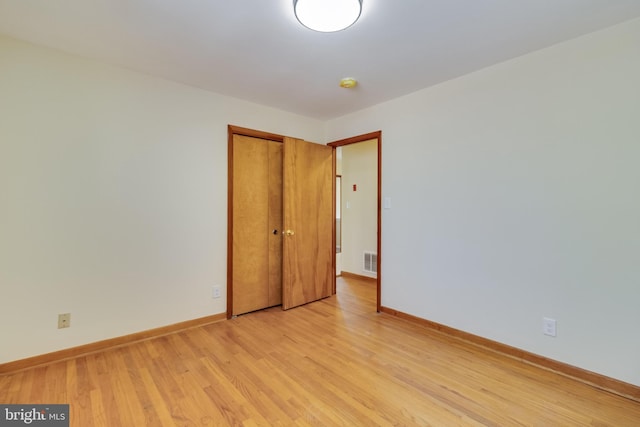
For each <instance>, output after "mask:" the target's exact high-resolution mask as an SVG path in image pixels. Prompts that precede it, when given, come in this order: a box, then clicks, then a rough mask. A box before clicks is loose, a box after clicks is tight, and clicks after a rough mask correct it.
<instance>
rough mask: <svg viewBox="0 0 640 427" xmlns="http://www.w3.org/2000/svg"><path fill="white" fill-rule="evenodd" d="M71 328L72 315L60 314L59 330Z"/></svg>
mask: <svg viewBox="0 0 640 427" xmlns="http://www.w3.org/2000/svg"><path fill="white" fill-rule="evenodd" d="M70 326H71V313H63V314H58V329H63V328H68V327H70Z"/></svg>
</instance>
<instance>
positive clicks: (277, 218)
mask: <svg viewBox="0 0 640 427" xmlns="http://www.w3.org/2000/svg"><path fill="white" fill-rule="evenodd" d="M231 149H232V150H233V153H232V158H233V165H232V167H233V179H232V181H233V182H232V188H233V199H232V204H233V230H232V236H231V238H232V245H231V246H232V248H231V249H232V251H233V253H232V259H233V264H232V273H231V276H232V278H233V308H232V315H238V314H243V313H248V312H250V311H255V310H259V309H262V308H266V307H271V306H274V305H279V304H281V302H282V234H281V230H282V144H281V143H279V142H274V141H269V140H264V139H260V138H253V137H249V136H244V135H233V144H232V147H231Z"/></svg>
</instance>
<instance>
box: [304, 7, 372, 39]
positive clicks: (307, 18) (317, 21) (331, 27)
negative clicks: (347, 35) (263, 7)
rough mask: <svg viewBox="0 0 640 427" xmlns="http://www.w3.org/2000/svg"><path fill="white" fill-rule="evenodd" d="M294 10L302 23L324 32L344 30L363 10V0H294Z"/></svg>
mask: <svg viewBox="0 0 640 427" xmlns="http://www.w3.org/2000/svg"><path fill="white" fill-rule="evenodd" d="M293 11H294V12H295V14H296V18H297V19H298V21H300V23H301V24H302V25H304V26H305V27H307V28H310V29H312V30H315V31H320V32H322V33H332V32H334V31H340V30H344V29H345V28H348V27H350V26H351V25H353V24H354V23H355V22H356V21H357V20H358V18H359V17H360V12H362V0H293Z"/></svg>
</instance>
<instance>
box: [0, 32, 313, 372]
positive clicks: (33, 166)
mask: <svg viewBox="0 0 640 427" xmlns="http://www.w3.org/2000/svg"><path fill="white" fill-rule="evenodd" d="M227 124H235V125H239V126H243V127H249V128H254V129H259V130H264V131H268V132H274V133H279V134H284V135H290V136H294V137H299V138H304V139H307V140H311V141H318V142H322V141H321V140H322V139H323V124H322V123H321V122H319V121H316V120H312V119H308V118H304V117H300V116H296V115H293V114H289V113H285V112H282V111H278V110H274V109H271V108H266V107H262V106H258V105H255V104H251V103H247V102H243V101H240V100H236V99H232V98H227V97H223V96H218V95H216V94H212V93H209V92H206V91H203V90H199V89H195V88H191V87H187V86H183V85H180V84H176V83H171V82H167V81H164V80H161V79H157V78H153V77H150V76H147V75H143V74H138V73H134V72H130V71H127V70H123V69H119V68H114V67H109V66H105V65H102V64H99V63H96V62H92V61H88V60H84V59H79V58H77V57H74V56H69V55H66V54H63V53H60V52H57V51H54V50H49V49H45V48H41V47H36V46H34V45H30V44H27V43H22V42H18V41H15V40H12V39H7V38H0V292H1V297H0V324H1V325H2V327H0V342H1V343H2V344H1V345H0V363H4V362H8V361H12V360H17V359H21V358H24V357H29V356H34V355H39V354H43V353H47V352H51V351H55V350H59V349H63V348H68V347H72V346H76V345H81V344H86V343H89V342H93V341H98V340H102V339H106V338H112V337H116V336H121V335H125V334H129V333H134V332H137V331H141V330H146V329H150V328H155V327H160V326H165V325H169V324H173V323H176V322H181V321H185V320H189V319H194V318H199V317H203V316H208V315H212V314H217V313H222V312H224V311H225V309H226V301H225V295H224V291H225V290H226V289H225V286H226V258H227V257H226V239H227V231H226V229H227V218H226V212H227V201H226V198H227ZM213 285H220V286H222V288H223V298H221V299H216V300H213V299H211V287H212V286H213ZM65 312H70V313H71V325H72V326H71V328H69V329H61V330H58V329H57V315H58V313H65Z"/></svg>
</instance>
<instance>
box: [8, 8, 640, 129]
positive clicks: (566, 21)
mask: <svg viewBox="0 0 640 427" xmlns="http://www.w3.org/2000/svg"><path fill="white" fill-rule="evenodd" d="M363 7H364V8H363V13H362V16H361V17H360V20H359V21H358V22H357V23H356V24H355V25H354V26H352V27H351V28H349V29H347V30H345V31H341V32H338V33H331V34H325V33H317V32H313V31H311V30H308V29H306V28H304V27H303V26H301V25H300V24H299V23H298V22H297V21H296V20H295V17H294V15H293V1H292V0H0V33H4V34H7V35H9V36H12V37H15V38H18V39H23V40H27V41H31V42H34V43H37V44H41V45H46V46H50V47H54V48H58V49H61V50H64V51H67V52H70V53H74V54H78V55H81V56H85V57H89V58H95V59H98V60H100V61H104V62H108V63H111V64H116V65H120V66H124V67H127V68H130V69H134V70H138V71H142V72H146V73H149V74H152V75H156V76H161V77H164V78H167V79H170V80H174V81H178V82H182V83H186V84H188V85H192V86H196V87H200V88H203V89H207V90H210V91H213V92H217V93H221V94H225V95H230V96H233V97H236V98H241V99H246V100H249V101H253V102H256V103H259V104H264V105H270V106H273V107H276V108H279V109H282V110H287V111H292V112H295V113H299V114H302V115H305V116H310V117H315V118H318V119H323V120H324V119H330V118H333V117H338V116H342V115H344V114H347V113H349V112H353V111H356V110H359V109H362V108H366V107H368V106H371V105H374V104H377V103H380V102H383V101H386V100H389V99H392V98H395V97H398V96H401V95H404V94H407V93H410V92H414V91H416V90H419V89H422V88H425V87H428V86H431V85H434V84H437V83H439V82H442V81H445V80H449V79H452V78H454V77H457V76H460V75H463V74H467V73H469V72H472V71H474V70H478V69H480V68H484V67H487V66H489V65H492V64H495V63H498V62H501V61H504V60H507V59H509V58H513V57H516V56H519V55H523V54H525V53H527V52H531V51H534V50H537V49H541V48H544V47H546V46H550V45H552V44H555V43H558V42H561V41H564V40H567V39H570V38H573V37H576V36H579V35H582V34H585V33H588V32H592V31H595V30H598V29H601V28H604V27H607V26H610V25H613V24H616V23H619V22H623V21H626V20H629V19H633V18H635V17H638V16H640V0H363ZM347 76H352V77H355V78H357V79H358V81H359V86H357V87H356V88H355V89H350V90H348V89H342V88H340V87H339V86H338V83H339V80H340V79H341V78H342V77H347Z"/></svg>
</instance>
